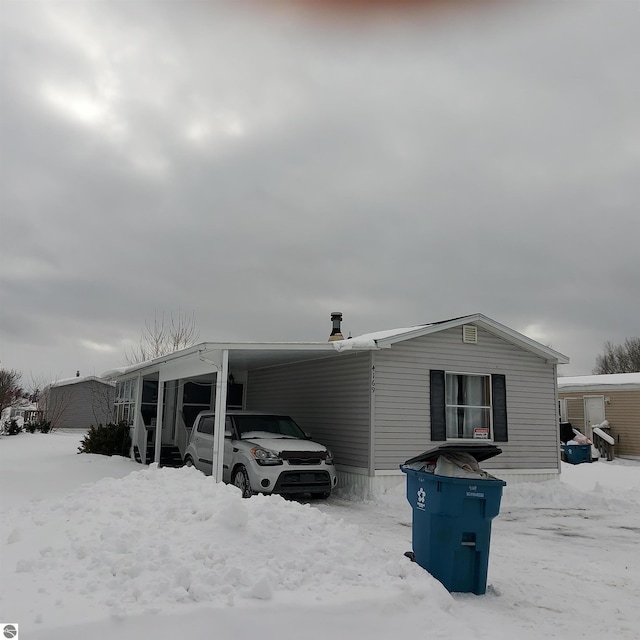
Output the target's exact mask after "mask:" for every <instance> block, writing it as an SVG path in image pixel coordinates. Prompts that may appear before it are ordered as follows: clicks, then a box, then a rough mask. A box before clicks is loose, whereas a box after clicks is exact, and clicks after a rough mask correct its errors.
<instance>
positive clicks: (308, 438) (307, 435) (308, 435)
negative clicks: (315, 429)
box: [304, 431, 311, 440]
mask: <svg viewBox="0 0 640 640" xmlns="http://www.w3.org/2000/svg"><path fill="white" fill-rule="evenodd" d="M304 437H305V438H306V439H307V440H311V434H310V433H309V432H308V431H305V432H304Z"/></svg>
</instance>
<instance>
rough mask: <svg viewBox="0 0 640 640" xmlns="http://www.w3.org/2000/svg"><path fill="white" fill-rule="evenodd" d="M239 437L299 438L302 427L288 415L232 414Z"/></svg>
mask: <svg viewBox="0 0 640 640" xmlns="http://www.w3.org/2000/svg"><path fill="white" fill-rule="evenodd" d="M234 420H235V423H236V428H237V429H238V433H239V434H240V437H241V438H273V437H274V436H275V437H277V438H300V439H302V440H304V439H306V436H305V434H304V432H303V431H302V429H301V428H300V427H299V426H298V425H297V424H296V423H295V422H294V421H293V420H292V419H291V418H290V417H289V416H272V415H263V416H234Z"/></svg>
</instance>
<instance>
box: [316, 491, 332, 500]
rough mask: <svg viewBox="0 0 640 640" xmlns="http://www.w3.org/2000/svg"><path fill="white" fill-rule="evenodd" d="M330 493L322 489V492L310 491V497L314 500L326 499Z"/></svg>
mask: <svg viewBox="0 0 640 640" xmlns="http://www.w3.org/2000/svg"><path fill="white" fill-rule="evenodd" d="M330 495H331V491H323V492H322V493H312V494H311V497H312V498H313V499H314V500H326V499H327V498H328V497H329V496H330Z"/></svg>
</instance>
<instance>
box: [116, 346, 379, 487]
mask: <svg viewBox="0 0 640 640" xmlns="http://www.w3.org/2000/svg"><path fill="white" fill-rule="evenodd" d="M345 347H347V348H345ZM375 349H377V347H376V345H375V342H373V341H366V342H364V343H363V342H358V341H351V340H349V341H342V342H340V343H338V342H320V343H318V342H314V343H309V342H305V343H212V342H203V343H200V344H198V345H195V346H192V347H188V348H186V349H183V350H180V351H176V352H173V353H171V354H168V355H165V356H161V357H158V358H155V359H153V360H150V361H147V362H142V363H139V364H135V365H131V366H129V367H125V368H122V369H117V370H114V371H110V372H107V373H106V374H105V377H107V378H109V379H112V380H115V381H116V382H117V391H116V419H117V420H121V419H124V420H127V421H129V422H130V423H131V425H132V428H131V439H132V457H133V456H134V450H136V451H137V452H138V453H139V456H140V459H141V462H142V463H143V464H145V463H147V462H149V461H153V462H159V461H160V457H161V450H162V447H163V444H165V445H166V444H172V445H173V446H175V447H177V449H178V450H179V451H180V455H181V456H182V455H183V454H184V450H185V448H186V443H187V441H188V437H189V432H190V428H191V426H192V419H189V417H188V415H187V414H188V412H187V411H186V409H187V407H186V405H185V392H184V389H185V385H192V386H193V385H199V386H201V387H205V388H206V387H209V386H210V388H211V400H212V402H210V403H209V405H210V406H205V405H206V403H203V404H202V405H201V407H200V408H201V409H210V408H213V409H214V410H215V414H216V415H215V438H214V450H213V476H214V477H215V479H216V481H218V482H219V481H221V480H222V455H223V451H224V424H225V417H226V411H227V409H228V406H229V403H228V392H229V389H230V388H231V389H232V390H234V392H235V393H234V395H235V396H236V399H235V403H236V404H237V405H238V406H239V408H246V407H245V400H246V393H245V394H244V395H243V390H245V387H246V383H247V381H248V375H249V372H251V371H255V370H265V369H269V368H273V367H279V366H283V365H288V364H294V363H305V362H310V361H313V360H319V359H326V358H337V357H340V356H341V355H342V354H345V353H352V352H353V351H354V350H357V351H371V350H375ZM148 388H152V389H157V395H154V397H153V398H151V401H150V402H149V400H150V399H149V398H145V393H146V390H147V389H148ZM238 390H239V392H240V394H238ZM238 402H239V403H238ZM153 405H155V411H154V413H153V415H152V416H151V414H150V408H151V407H153ZM189 408H191V409H194V410H196V409H197V408H198V407H197V406H196V407H189ZM193 417H194V416H193ZM190 422H191V424H189V423H190ZM149 440H152V441H153V444H154V448H153V457H152V459H151V460H149V456H148V455H147V446H148V443H149Z"/></svg>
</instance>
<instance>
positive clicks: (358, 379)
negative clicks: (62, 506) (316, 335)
mask: <svg viewBox="0 0 640 640" xmlns="http://www.w3.org/2000/svg"><path fill="white" fill-rule="evenodd" d="M332 319H333V318H332ZM335 331H336V330H335V323H334V333H335ZM568 362H569V359H568V358H567V357H566V356H564V355H562V354H561V353H558V352H557V351H554V350H552V349H550V348H549V347H546V346H544V345H542V344H540V343H538V342H536V341H534V340H532V339H530V338H528V337H526V336H524V335H522V334H520V333H518V332H516V331H514V330H513V329H510V328H508V327H506V326H504V325H502V324H500V323H498V322H496V321H495V320H492V319H490V318H488V317H486V316H484V315H482V314H474V315H470V316H465V317H462V318H455V319H451V320H446V321H442V322H436V323H432V324H424V325H418V326H412V327H407V328H402V329H394V330H389V331H382V332H378V333H372V334H367V335H363V336H359V337H355V338H353V339H346V340H345V339H342V340H335V341H330V342H290V343H211V342H204V343H201V344H199V345H196V346H193V347H189V348H187V349H183V350H181V351H177V352H174V353H172V354H169V355H167V356H162V357H160V358H156V359H155V360H152V361H149V362H144V363H141V364H137V365H133V366H130V367H127V368H124V369H119V370H117V371H112V372H109V373H107V374H105V377H109V378H111V379H113V380H115V381H117V390H116V416H117V418H118V419H127V420H130V421H131V423H132V425H133V445H134V448H135V449H136V450H137V451H138V452H140V453H141V457H143V456H144V453H142V452H143V451H146V449H147V444H148V443H149V442H150V441H154V443H155V445H154V446H155V448H154V450H153V456H154V459H156V460H159V459H160V453H161V447H162V445H173V446H176V447H178V448H179V449H180V452H181V453H184V448H185V443H186V441H187V438H188V434H189V431H190V428H191V426H192V424H193V419H194V418H195V416H196V415H197V413H198V411H200V410H202V409H209V408H214V407H215V409H216V411H217V415H216V418H217V420H220V422H219V424H224V411H225V409H224V407H230V406H234V407H240V408H243V409H247V410H261V411H270V412H279V413H286V414H289V415H291V416H292V417H293V418H294V419H295V420H296V421H297V422H298V423H299V424H300V426H301V427H302V428H303V429H304V430H305V431H307V432H309V433H310V434H311V435H312V437H313V438H314V440H317V441H319V442H322V443H324V444H326V445H327V446H329V447H330V448H331V449H332V451H333V453H334V456H335V460H336V464H337V469H338V472H339V477H340V480H341V483H342V485H343V486H344V485H350V486H355V487H359V488H361V489H362V490H364V491H367V490H370V489H373V488H375V487H383V486H390V485H391V484H397V483H398V482H400V481H401V480H402V478H403V475H402V473H401V472H400V470H399V465H400V464H401V463H403V462H404V461H405V460H407V459H409V458H411V457H413V456H415V455H417V454H419V453H421V452H422V451H424V450H426V449H428V448H429V447H431V446H433V445H434V444H436V443H438V442H444V441H451V440H457V441H466V440H484V441H489V442H494V443H495V444H497V445H498V446H500V448H501V449H502V454H501V455H499V456H497V457H496V458H494V459H492V460H489V461H487V462H485V463H483V466H484V467H485V468H486V469H488V470H490V471H491V472H492V473H494V474H495V475H498V476H500V477H502V478H504V479H507V480H509V481H514V480H518V479H522V480H545V479H549V478H553V477H557V474H558V473H559V472H560V454H559V431H558V419H559V416H558V394H557V365H558V364H565V363H568ZM216 399H217V400H218V402H217V403H216ZM156 425H160V433H161V436H160V438H158V439H155V440H154V433H155V430H156Z"/></svg>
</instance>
